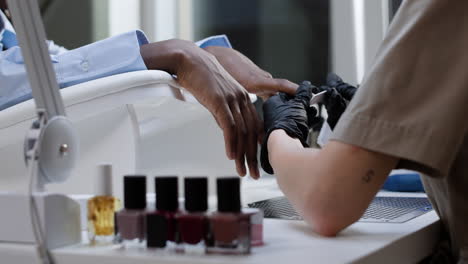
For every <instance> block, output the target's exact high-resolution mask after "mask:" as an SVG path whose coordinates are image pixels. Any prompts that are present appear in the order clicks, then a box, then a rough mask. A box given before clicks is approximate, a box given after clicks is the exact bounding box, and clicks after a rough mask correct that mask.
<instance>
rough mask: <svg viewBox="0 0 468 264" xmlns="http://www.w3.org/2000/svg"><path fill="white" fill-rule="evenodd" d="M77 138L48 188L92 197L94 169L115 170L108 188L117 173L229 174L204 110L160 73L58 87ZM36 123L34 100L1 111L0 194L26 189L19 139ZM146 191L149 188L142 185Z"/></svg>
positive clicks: (117, 188)
mask: <svg viewBox="0 0 468 264" xmlns="http://www.w3.org/2000/svg"><path fill="white" fill-rule="evenodd" d="M61 94H62V98H63V100H64V104H65V108H66V112H67V115H68V117H69V118H70V120H71V121H72V122H73V124H74V126H75V128H76V130H77V131H78V134H79V137H80V158H79V162H78V164H77V166H76V168H75V170H74V171H73V174H72V176H71V177H70V179H69V180H68V181H66V182H64V183H60V184H51V185H49V187H48V190H51V191H58V192H61V193H67V194H79V193H92V192H93V185H94V181H93V176H95V174H96V165H97V164H99V163H103V162H108V163H112V164H113V165H114V173H115V176H116V178H115V181H114V190H115V192H116V194H117V195H121V194H122V180H121V177H122V176H123V175H124V174H134V173H142V174H146V175H148V176H154V175H168V174H169V175H174V174H175V175H207V176H216V175H234V174H235V166H234V162H233V161H229V160H228V159H227V158H226V156H225V150H224V141H223V136H222V132H221V130H220V129H219V127H218V126H217V124H216V122H215V121H214V118H213V117H212V115H211V113H209V112H208V111H207V110H206V109H205V108H203V107H202V106H201V105H200V104H199V103H198V102H197V101H196V100H195V98H193V96H191V95H190V94H188V93H187V92H186V91H184V90H183V89H180V87H179V86H178V85H177V83H176V82H175V81H174V80H173V78H172V76H171V75H169V74H168V73H166V72H162V71H139V72H130V73H125V74H120V75H115V76H111V77H107V78H102V79H98V80H94V81H90V82H87V83H82V84H79V85H75V86H72V87H68V88H65V89H62V90H61ZM34 119H35V107H34V102H33V100H28V101H26V102H23V103H21V104H18V105H15V106H13V107H11V108H8V109H6V110H4V111H0V164H1V165H0V166H1V168H2V171H1V174H0V191H5V190H7V191H13V190H22V189H25V188H26V186H27V178H28V177H27V171H26V167H25V165H24V159H23V140H24V137H25V133H26V131H27V129H28V128H29V127H30V126H31V123H32V121H33V120H34ZM149 184H150V187H149V189H148V191H152V190H153V187H152V183H151V182H149Z"/></svg>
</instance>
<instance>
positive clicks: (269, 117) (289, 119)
mask: <svg viewBox="0 0 468 264" xmlns="http://www.w3.org/2000/svg"><path fill="white" fill-rule="evenodd" d="M313 88H316V87H315V86H313V85H312V84H311V83H310V82H308V81H304V82H302V84H301V85H300V86H299V88H297V91H296V96H290V95H287V94H285V93H278V94H277V95H274V96H272V97H270V99H268V100H267V101H266V102H265V103H264V104H263V116H264V128H265V137H264V140H263V143H262V150H261V152H260V163H261V165H262V168H263V170H264V171H265V172H267V173H269V174H273V168H272V167H271V165H270V161H269V158H268V149H267V142H268V137H269V136H270V134H271V132H273V131H274V130H276V129H283V130H284V131H285V132H286V134H288V135H289V136H290V137H292V138H297V139H299V140H300V141H301V143H302V145H303V146H307V143H306V140H307V136H308V135H309V127H310V126H311V125H312V123H311V122H314V121H315V120H316V119H315V118H314V117H315V116H316V115H317V110H315V108H313V107H309V102H310V99H311V98H312V89H313Z"/></svg>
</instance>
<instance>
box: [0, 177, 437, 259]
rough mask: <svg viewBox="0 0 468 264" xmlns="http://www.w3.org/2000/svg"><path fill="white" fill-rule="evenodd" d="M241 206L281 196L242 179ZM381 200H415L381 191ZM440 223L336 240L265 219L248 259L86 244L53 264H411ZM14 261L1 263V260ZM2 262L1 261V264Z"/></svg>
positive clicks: (3, 247)
mask: <svg viewBox="0 0 468 264" xmlns="http://www.w3.org/2000/svg"><path fill="white" fill-rule="evenodd" d="M243 195H244V197H243V200H244V203H248V202H253V201H258V200H262V199H266V198H272V197H276V196H279V195H281V193H280V192H279V190H278V188H277V186H276V183H275V181H274V179H272V178H267V179H263V180H262V181H253V180H246V181H244V184H243ZM379 196H416V197H421V196H422V197H424V196H425V195H424V194H406V193H391V192H380V193H379ZM438 232H439V219H438V217H437V215H436V214H435V212H434V211H431V212H429V213H426V214H424V215H422V216H420V217H417V218H414V219H412V220H410V221H408V222H406V223H402V224H395V223H359V222H358V223H355V224H353V225H352V226H350V227H349V228H347V229H346V230H344V231H343V232H341V233H340V234H339V235H338V236H337V237H335V238H325V237H320V236H318V235H317V234H314V233H313V232H312V231H310V229H309V228H308V227H307V226H306V224H305V223H304V222H302V221H286V220H275V219H265V222H264V235H265V245H264V246H262V247H255V248H253V251H252V254H251V255H249V256H223V255H201V256H198V255H180V254H176V253H168V252H161V251H147V250H144V249H126V250H122V249H121V248H120V247H118V246H107V247H89V246H88V245H86V244H81V245H74V246H68V247H64V248H60V249H55V250H53V251H52V253H53V255H54V257H55V260H56V262H57V263H59V264H60V263H64V264H65V263H67V264H78V263H80V264H81V263H100V264H110V263H113V264H121V263H122V264H123V263H135V264H147V263H148V264H149V263H152V264H153V263H161V264H163V263H168V264H169V263H171V264H173V263H194V264H196V263H226V264H228V263H256V264H257V263H415V262H417V261H418V260H420V259H421V258H423V257H424V256H426V255H428V254H429V253H430V252H431V250H432V248H433V246H434V245H435V243H436V241H437V235H438ZM34 257H35V252H34V249H33V248H32V247H31V246H26V245H24V246H23V245H11V244H0V263H37V262H35V261H37V260H35V259H34ZM10 259H11V260H15V262H11V261H9V262H4V261H5V260H10ZM2 260H3V261H2Z"/></svg>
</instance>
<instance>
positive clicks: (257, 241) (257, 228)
mask: <svg viewBox="0 0 468 264" xmlns="http://www.w3.org/2000/svg"><path fill="white" fill-rule="evenodd" d="M242 213H243V214H246V215H248V216H249V217H250V244H251V245H252V247H258V246H263V244H264V243H263V218H264V213H263V210H262V209H258V208H243V209H242Z"/></svg>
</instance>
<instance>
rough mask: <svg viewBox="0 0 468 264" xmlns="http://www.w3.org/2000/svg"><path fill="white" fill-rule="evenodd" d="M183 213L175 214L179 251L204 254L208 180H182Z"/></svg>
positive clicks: (199, 178)
mask: <svg viewBox="0 0 468 264" xmlns="http://www.w3.org/2000/svg"><path fill="white" fill-rule="evenodd" d="M184 193H185V211H184V212H182V213H179V214H177V216H176V219H177V226H178V231H179V237H180V242H181V243H182V246H181V247H180V250H183V251H185V252H190V253H204V252H205V247H204V244H205V243H204V240H205V237H206V235H207V232H208V230H207V229H208V227H207V224H208V222H207V220H208V219H207V216H206V210H208V179H207V178H206V177H193V178H185V179H184Z"/></svg>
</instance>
